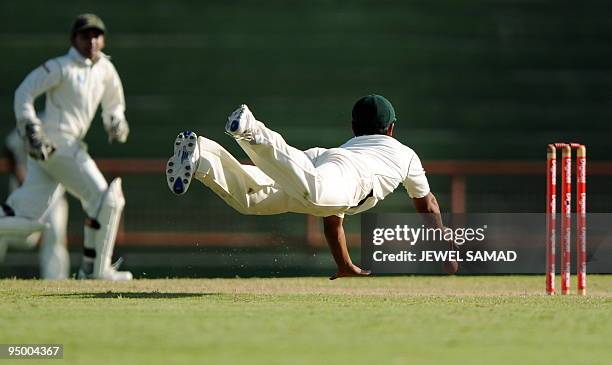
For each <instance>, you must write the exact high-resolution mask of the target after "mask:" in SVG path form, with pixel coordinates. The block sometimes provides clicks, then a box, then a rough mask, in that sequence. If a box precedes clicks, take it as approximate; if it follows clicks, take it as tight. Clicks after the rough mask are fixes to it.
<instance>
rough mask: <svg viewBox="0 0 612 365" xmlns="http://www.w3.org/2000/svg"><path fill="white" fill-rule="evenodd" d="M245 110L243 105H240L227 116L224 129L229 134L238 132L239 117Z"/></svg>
mask: <svg viewBox="0 0 612 365" xmlns="http://www.w3.org/2000/svg"><path fill="white" fill-rule="evenodd" d="M245 110H246V106H245V105H241V106H240V108H238V109H237V110H235V111H234V112H233V113H232V114H231V115H230V117H229V118H228V121H227V123H226V124H225V131H226V132H227V133H228V134H230V135H237V134H240V133H239V132H238V130H239V129H240V118H241V117H242V115H243V114H244V112H245Z"/></svg>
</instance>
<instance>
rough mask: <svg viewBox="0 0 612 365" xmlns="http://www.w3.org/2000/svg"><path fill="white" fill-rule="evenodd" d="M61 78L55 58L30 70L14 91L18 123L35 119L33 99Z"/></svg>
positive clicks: (55, 84)
mask: <svg viewBox="0 0 612 365" xmlns="http://www.w3.org/2000/svg"><path fill="white" fill-rule="evenodd" d="M61 80H62V68H61V66H60V64H59V62H57V61H56V60H49V61H47V62H45V63H43V64H42V65H41V66H39V67H37V68H36V69H35V70H34V71H32V72H30V74H29V75H28V76H26V78H25V79H24V80H23V81H22V82H21V84H20V85H19V87H18V88H17V90H16V91H15V101H14V105H13V106H14V111H15V118H16V119H17V123H18V125H19V124H20V122H21V121H26V120H29V121H36V120H38V117H37V116H36V110H35V109H34V100H35V99H36V98H37V97H38V96H39V95H41V94H42V93H44V92H46V91H47V90H49V89H52V88H53V87H55V86H57V85H58V84H59V83H60V81H61Z"/></svg>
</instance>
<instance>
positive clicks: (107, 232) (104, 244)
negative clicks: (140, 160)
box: [84, 178, 125, 279]
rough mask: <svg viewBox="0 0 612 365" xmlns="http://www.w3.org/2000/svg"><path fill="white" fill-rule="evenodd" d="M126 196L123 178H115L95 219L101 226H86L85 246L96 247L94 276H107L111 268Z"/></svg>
mask: <svg viewBox="0 0 612 365" xmlns="http://www.w3.org/2000/svg"><path fill="white" fill-rule="evenodd" d="M124 206H125V198H124V197H123V191H122V189H121V178H116V179H114V180H113V181H112V182H111V183H110V185H109V186H108V189H107V190H106V192H105V193H104V197H103V198H102V202H101V204H100V208H99V210H98V214H97V216H96V217H95V220H96V221H97V222H98V223H99V224H100V227H99V228H97V229H96V228H93V227H89V226H85V237H84V238H85V247H95V249H96V259H95V260H94V268H93V273H92V276H93V277H94V278H100V279H103V278H105V274H106V272H107V271H108V270H109V269H110V268H111V258H112V255H113V249H114V247H115V239H116V238H117V230H118V229H119V221H120V218H121V213H122V212H123V207H124Z"/></svg>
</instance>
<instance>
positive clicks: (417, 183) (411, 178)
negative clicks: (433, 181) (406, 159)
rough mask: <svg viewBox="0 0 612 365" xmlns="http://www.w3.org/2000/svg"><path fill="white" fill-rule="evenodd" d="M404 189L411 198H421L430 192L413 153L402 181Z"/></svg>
mask: <svg viewBox="0 0 612 365" xmlns="http://www.w3.org/2000/svg"><path fill="white" fill-rule="evenodd" d="M404 187H405V188H406V191H407V192H408V195H409V196H410V197H411V198H423V197H424V196H426V195H427V194H429V192H430V190H429V182H428V181H427V177H426V176H425V169H423V165H422V164H421V160H420V159H419V156H417V154H416V153H414V152H413V155H412V160H411V161H410V164H409V165H408V174H407V176H406V179H405V180H404Z"/></svg>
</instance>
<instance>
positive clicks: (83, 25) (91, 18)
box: [72, 13, 106, 36]
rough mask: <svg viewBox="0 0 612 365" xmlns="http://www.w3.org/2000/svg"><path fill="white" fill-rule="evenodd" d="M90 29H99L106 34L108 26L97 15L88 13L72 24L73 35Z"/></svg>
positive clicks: (78, 17)
mask: <svg viewBox="0 0 612 365" xmlns="http://www.w3.org/2000/svg"><path fill="white" fill-rule="evenodd" d="M89 29H98V30H99V31H101V32H102V33H106V26H105V25H104V22H103V21H102V19H100V17H99V16H97V15H95V14H90V13H87V14H81V15H79V16H77V17H76V19H75V20H74V23H73V24H72V35H73V36H74V35H75V34H77V33H78V32H82V31H84V30H89Z"/></svg>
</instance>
